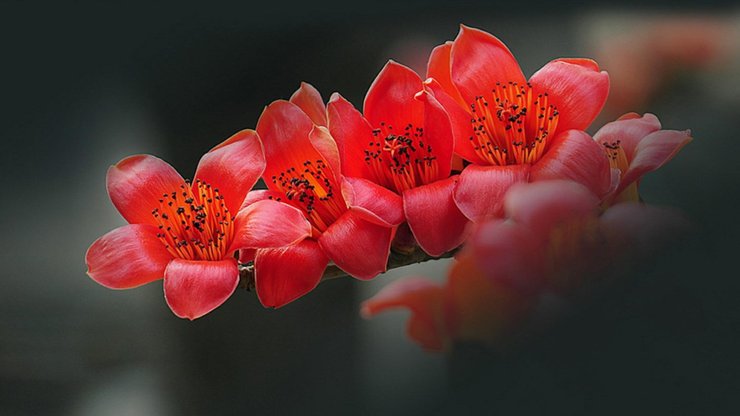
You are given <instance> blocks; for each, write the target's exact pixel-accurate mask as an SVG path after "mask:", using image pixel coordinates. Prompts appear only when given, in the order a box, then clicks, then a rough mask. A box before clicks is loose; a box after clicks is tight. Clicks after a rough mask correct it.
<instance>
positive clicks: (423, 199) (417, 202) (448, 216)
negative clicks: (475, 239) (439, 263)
mask: <svg viewBox="0 0 740 416" xmlns="http://www.w3.org/2000/svg"><path fill="white" fill-rule="evenodd" d="M456 181H457V176H452V177H450V178H447V179H444V180H441V181H437V182H434V183H430V184H428V185H422V186H419V187H416V188H413V189H409V190H407V191H405V192H404V193H403V209H404V212H405V213H406V221H408V224H409V227H410V228H411V232H412V233H413V234H414V237H415V238H416V242H418V243H419V247H421V248H422V249H423V250H424V251H425V252H426V253H427V254H429V255H430V256H441V255H442V254H444V253H446V252H448V251H450V250H452V249H454V248H455V247H457V246H459V245H460V244H462V242H463V240H465V227H466V226H467V225H468V219H467V218H465V216H464V215H463V214H462V213H461V212H460V210H459V209H458V208H457V205H455V201H454V200H453V198H452V190H453V189H454V188H455V183H456Z"/></svg>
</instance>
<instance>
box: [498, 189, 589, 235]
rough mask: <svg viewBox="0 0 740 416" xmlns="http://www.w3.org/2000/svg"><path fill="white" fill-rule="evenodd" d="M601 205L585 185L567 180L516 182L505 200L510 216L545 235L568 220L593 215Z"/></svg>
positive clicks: (505, 207) (505, 206) (507, 212)
mask: <svg viewBox="0 0 740 416" xmlns="http://www.w3.org/2000/svg"><path fill="white" fill-rule="evenodd" d="M598 207H599V198H597V197H596V195H594V194H592V193H591V192H590V191H589V190H588V189H586V187H584V186H583V185H581V184H579V183H577V182H573V181H564V180H561V181H557V180H555V181H541V182H536V183H527V184H517V185H515V186H512V187H511V189H510V190H509V192H507V193H506V198H505V200H504V209H505V210H506V214H507V216H508V217H509V218H512V219H513V220H514V221H516V222H517V223H520V224H524V225H526V226H528V227H529V228H530V229H532V231H534V232H535V233H542V234H543V235H548V234H549V233H550V230H551V229H552V228H553V226H554V225H555V224H558V223H561V222H563V221H565V220H567V219H570V218H581V217H586V216H588V215H594V214H595V213H596V210H597V208H598Z"/></svg>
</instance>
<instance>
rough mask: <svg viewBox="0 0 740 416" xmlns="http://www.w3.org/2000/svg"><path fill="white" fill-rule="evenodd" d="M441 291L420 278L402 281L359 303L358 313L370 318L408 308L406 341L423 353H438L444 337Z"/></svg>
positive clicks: (434, 284)
mask: <svg viewBox="0 0 740 416" xmlns="http://www.w3.org/2000/svg"><path fill="white" fill-rule="evenodd" d="M443 295H444V288H443V287H442V286H440V285H438V284H436V283H434V282H432V281H429V280H427V279H424V278H421V277H406V278H403V279H399V280H396V281H394V282H391V283H390V284H388V285H386V286H385V287H384V288H383V289H382V290H381V291H380V292H378V293H377V294H376V295H375V296H373V297H372V298H370V299H368V300H366V301H365V302H363V303H362V309H361V313H362V316H363V317H365V318H371V317H373V316H375V315H377V314H379V313H381V312H383V311H386V310H389V309H396V308H408V309H409V310H411V317H410V318H409V321H408V324H407V333H408V335H409V338H411V339H413V340H414V341H416V342H417V343H419V344H420V345H421V346H422V347H423V348H424V349H426V350H430V351H442V349H443V348H444V346H445V343H446V341H447V334H446V332H445V328H444V321H443V319H442V298H443Z"/></svg>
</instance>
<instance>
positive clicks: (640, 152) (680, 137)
mask: <svg viewBox="0 0 740 416" xmlns="http://www.w3.org/2000/svg"><path fill="white" fill-rule="evenodd" d="M691 140H692V137H691V132H690V131H676V130H659V131H656V132H653V133H650V134H649V135H647V136H646V137H645V138H644V139H642V141H640V143H639V144H638V145H637V147H636V148H635V153H634V158H633V159H632V160H631V162H630V166H629V169H627V172H625V174H624V177H623V178H622V180H621V181H620V183H619V188H617V193H619V192H621V191H622V190H623V189H625V188H626V187H627V186H629V185H630V184H631V183H633V182H635V181H638V180H640V178H641V177H642V176H643V175H644V174H646V173H648V172H652V171H654V170H656V169H658V168H660V167H661V166H663V165H665V164H666V163H668V161H670V160H671V159H673V157H674V156H676V154H677V153H678V152H679V151H680V150H681V149H682V148H683V147H684V146H686V145H687V144H688V143H689V142H690V141H691Z"/></svg>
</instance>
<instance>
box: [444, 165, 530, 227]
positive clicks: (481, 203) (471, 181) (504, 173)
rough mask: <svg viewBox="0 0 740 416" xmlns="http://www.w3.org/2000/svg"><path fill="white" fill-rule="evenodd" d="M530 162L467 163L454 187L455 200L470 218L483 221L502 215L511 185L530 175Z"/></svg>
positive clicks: (524, 179)
mask: <svg viewBox="0 0 740 416" xmlns="http://www.w3.org/2000/svg"><path fill="white" fill-rule="evenodd" d="M529 170H530V167H529V165H510V166H477V165H470V166H467V167H466V168H465V169H464V170H463V171H462V173H461V174H460V180H459V181H458V183H457V186H456V187H455V191H454V195H453V197H454V198H455V203H456V204H457V206H458V208H460V211H461V212H462V213H463V215H465V216H466V217H467V218H469V219H470V220H472V221H474V222H481V221H484V220H485V219H487V218H491V217H496V216H501V214H502V213H503V203H504V195H505V194H506V191H508V190H509V188H510V187H511V186H512V185H514V184H516V183H519V182H526V181H527V179H528V178H529Z"/></svg>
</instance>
